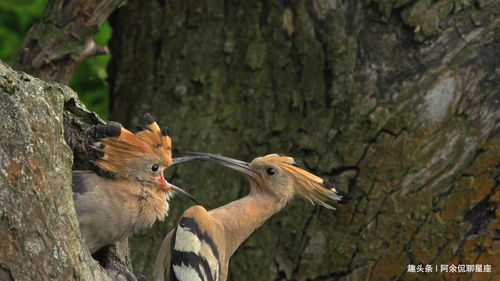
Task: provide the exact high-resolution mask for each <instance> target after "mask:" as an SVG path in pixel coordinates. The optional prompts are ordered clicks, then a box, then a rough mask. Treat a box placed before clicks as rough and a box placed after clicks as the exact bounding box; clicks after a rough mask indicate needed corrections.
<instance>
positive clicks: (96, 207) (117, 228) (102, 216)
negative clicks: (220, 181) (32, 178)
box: [72, 113, 196, 254]
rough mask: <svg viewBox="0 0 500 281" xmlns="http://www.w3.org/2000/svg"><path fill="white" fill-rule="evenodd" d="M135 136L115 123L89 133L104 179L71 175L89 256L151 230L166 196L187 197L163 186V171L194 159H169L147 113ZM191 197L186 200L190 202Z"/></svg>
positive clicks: (161, 132)
mask: <svg viewBox="0 0 500 281" xmlns="http://www.w3.org/2000/svg"><path fill="white" fill-rule="evenodd" d="M143 120H144V126H136V127H135V128H134V131H135V133H133V132H131V131H129V130H127V129H125V128H122V127H121V126H120V125H119V124H107V125H96V126H95V127H93V128H92V129H91V135H92V138H93V144H92V147H93V149H94V151H93V154H95V161H94V162H95V163H96V164H97V166H98V167H99V168H101V169H102V170H104V171H105V173H106V174H107V175H108V176H109V177H103V176H99V175H98V174H96V173H95V172H92V171H73V186H72V187H73V199H74V204H75V209H76V214H77V217H78V222H79V224H80V231H81V233H82V235H83V238H84V239H85V242H86V244H87V246H88V248H89V250H90V252H91V253H92V254H94V253H95V252H96V251H97V250H99V249H101V248H103V247H104V246H107V245H110V244H112V243H114V242H116V241H117V240H119V239H121V238H123V237H127V236H130V235H131V234H133V233H134V232H136V231H138V230H140V229H143V228H147V227H150V226H151V225H152V224H153V223H154V222H155V221H156V220H163V219H164V218H165V217H166V216H167V213H168V209H169V203H168V200H169V199H170V197H171V195H172V194H173V193H174V192H176V193H181V194H183V195H186V196H188V197H190V196H189V194H188V193H187V192H185V191H184V190H182V189H180V188H179V187H177V186H175V185H173V184H170V183H167V181H166V180H165V178H164V175H163V172H164V170H165V169H166V168H167V167H169V166H171V165H172V164H176V163H180V162H184V161H188V160H192V159H195V158H196V157H195V158H193V157H181V158H178V159H172V141H171V139H170V136H169V131H168V129H167V128H163V129H160V127H159V126H158V124H157V123H156V122H155V120H154V119H153V118H152V117H151V115H149V114H148V113H146V114H145V115H144V117H143ZM190 198H191V197H190Z"/></svg>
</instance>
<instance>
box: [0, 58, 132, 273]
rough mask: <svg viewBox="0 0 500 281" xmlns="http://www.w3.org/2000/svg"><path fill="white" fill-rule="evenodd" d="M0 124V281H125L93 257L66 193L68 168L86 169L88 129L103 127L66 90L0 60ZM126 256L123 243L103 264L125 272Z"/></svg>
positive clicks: (67, 89)
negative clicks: (111, 263) (118, 266)
mask: <svg viewBox="0 0 500 281" xmlns="http://www.w3.org/2000/svg"><path fill="white" fill-rule="evenodd" d="M0 120H2V121H1V122H0V144H1V145H0V162H1V165H0V253H1V254H0V280H2V281H4V280H6V281H7V280H15V281H23V280H29V281H31V280H41V281H42V280H51V281H52V280H64V281H68V280H80V281H88V280H96V281H101V280H104V281H106V280H109V281H112V280H120V281H123V280H124V276H122V275H121V274H118V273H117V272H115V271H113V270H105V269H103V268H102V267H101V266H99V263H97V262H96V261H95V260H94V259H93V258H92V257H91V256H90V253H89V251H88V250H87V246H86V245H85V242H84V241H83V239H82V238H81V235H80V231H79V228H78V221H77V218H76V215H75V209H74V205H73V199H72V192H71V170H72V167H75V168H80V169H83V168H89V167H90V165H89V162H88V159H86V153H85V152H86V151H88V149H89V148H88V143H89V142H88V137H89V136H88V135H87V129H88V128H90V126H92V125H95V124H98V123H102V120H101V119H100V118H99V117H98V116H97V115H96V114H95V113H92V112H89V111H88V110H87V109H86V108H85V106H83V104H82V103H81V102H80V101H79V100H78V97H77V94H76V93H75V92H73V91H72V90H71V89H69V88H67V87H64V86H62V85H59V84H55V83H45V82H43V81H41V80H39V79H37V78H34V77H31V76H29V75H27V74H25V73H21V72H15V71H13V70H12V69H11V68H10V67H8V66H6V65H5V64H3V62H1V61H0ZM72 150H73V151H74V152H75V156H74V157H73V153H72ZM72 160H74V161H72ZM127 253H128V244H127V241H126V239H125V240H124V241H120V242H119V243H117V245H116V246H113V247H111V251H109V254H108V255H107V256H106V257H105V258H106V259H112V260H117V261H119V262H121V263H125V264H127V265H129V266H130V262H129V261H128V256H127ZM104 262H108V260H104Z"/></svg>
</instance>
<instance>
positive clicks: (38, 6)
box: [0, 0, 111, 119]
mask: <svg viewBox="0 0 500 281" xmlns="http://www.w3.org/2000/svg"><path fill="white" fill-rule="evenodd" d="M47 1H48V0H0V59H1V60H2V61H4V62H6V63H8V64H9V65H11V66H13V67H15V66H14V65H13V61H14V57H15V56H16V54H17V51H18V50H19V48H20V47H21V44H22V42H23V39H24V36H25V35H26V33H27V32H28V30H29V29H30V27H31V26H32V25H33V24H34V23H35V22H36V21H38V19H39V18H40V16H41V15H42V14H43V10H44V8H45V5H46V4H47ZM110 37H111V27H110V26H109V24H108V23H107V22H105V23H104V24H103V25H102V26H101V28H100V31H99V32H98V33H97V34H96V35H95V36H94V40H95V41H96V42H97V43H98V44H100V45H106V44H107V42H108V39H109V38H110ZM110 57H111V56H110V55H103V56H97V57H93V58H90V59H87V60H85V61H84V62H83V63H82V64H81V65H80V66H79V67H78V68H77V70H76V71H75V73H74V75H73V78H72V80H71V81H70V84H69V86H70V87H71V88H72V89H73V90H75V91H76V92H77V93H78V95H79V96H80V99H81V100H82V101H83V102H84V103H85V105H87V107H88V108H89V109H90V110H92V111H94V112H96V113H97V114H99V115H100V116H101V117H102V118H104V119H107V118H108V84H107V82H106V77H107V74H106V65H107V64H108V61H109V59H110Z"/></svg>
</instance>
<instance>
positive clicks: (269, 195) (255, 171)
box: [154, 152, 350, 281]
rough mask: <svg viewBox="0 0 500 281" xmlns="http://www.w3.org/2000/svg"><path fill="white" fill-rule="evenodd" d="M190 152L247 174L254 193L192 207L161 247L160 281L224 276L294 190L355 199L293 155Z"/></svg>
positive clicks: (313, 197) (320, 200)
mask: <svg viewBox="0 0 500 281" xmlns="http://www.w3.org/2000/svg"><path fill="white" fill-rule="evenodd" d="M190 154H193V155H199V156H206V157H207V158H202V159H201V160H204V161H209V162H213V163H217V164H220V165H223V166H226V167H229V168H232V169H235V170H237V171H240V172H242V173H244V174H245V175H247V176H248V178H249V180H250V193H249V194H248V195H247V196H245V197H243V198H241V199H238V200H236V201H233V202H230V203H228V204H226V205H224V206H221V207H219V208H216V209H213V210H210V211H207V210H206V209H204V208H203V207H201V206H195V207H191V208H190V209H188V210H186V211H185V212H184V214H183V216H182V217H181V219H180V220H179V223H178V225H177V227H176V229H175V230H174V231H173V232H171V233H169V234H168V235H167V237H166V238H165V239H164V241H163V243H162V245H161V247H160V250H159V251H158V256H157V259H156V265H155V271H154V278H155V279H154V280H155V281H166V280H178V281H188V280H203V281H205V280H216V281H224V280H226V278H227V274H228V265H229V260H230V258H231V256H232V255H233V254H234V252H235V251H236V249H237V248H238V247H239V245H241V243H242V242H243V241H244V240H245V239H246V238H247V237H248V236H249V235H250V234H251V233H252V232H253V231H254V230H255V229H256V228H258V227H260V226H261V225H262V224H263V223H264V222H265V221H266V220H267V219H268V218H270V217H271V216H272V215H273V214H275V213H276V212H278V211H279V210H281V209H282V208H283V207H284V206H285V205H286V204H287V202H289V201H290V199H291V198H293V196H294V194H296V193H297V194H299V195H301V196H303V197H305V198H306V199H308V200H310V201H311V202H312V203H317V204H320V205H322V206H324V207H327V208H332V209H333V207H331V206H330V205H329V204H327V203H326V202H328V201H329V200H333V201H338V202H340V203H345V202H346V201H347V200H348V199H349V198H350V196H349V195H347V194H345V193H343V192H340V191H338V190H336V189H335V187H334V186H333V185H332V184H331V183H328V182H326V181H324V180H323V179H322V178H320V177H318V176H316V175H314V174H312V173H310V172H308V171H306V170H304V169H302V168H300V167H298V166H297V165H296V164H295V161H294V159H293V158H291V157H287V156H281V155H278V154H269V155H266V156H262V157H257V158H255V159H254V160H253V161H252V162H251V163H246V162H243V161H239V160H235V159H231V158H227V157H223V156H220V155H214V154H208V153H199V152H191V153H190Z"/></svg>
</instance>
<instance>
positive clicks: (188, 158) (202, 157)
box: [170, 156, 208, 167]
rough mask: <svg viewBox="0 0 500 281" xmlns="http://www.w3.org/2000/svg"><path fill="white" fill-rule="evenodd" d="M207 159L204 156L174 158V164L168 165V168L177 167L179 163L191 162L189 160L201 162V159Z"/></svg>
mask: <svg viewBox="0 0 500 281" xmlns="http://www.w3.org/2000/svg"><path fill="white" fill-rule="evenodd" d="M206 158H208V157H206V156H182V157H177V158H174V159H172V160H173V161H174V162H173V163H172V165H170V167H172V166H174V165H177V164H179V163H182V162H188V161H191V160H203V159H206Z"/></svg>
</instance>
